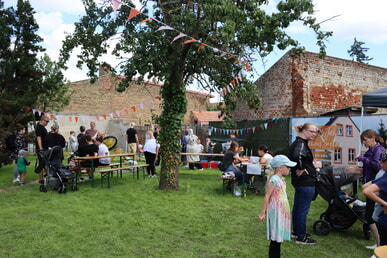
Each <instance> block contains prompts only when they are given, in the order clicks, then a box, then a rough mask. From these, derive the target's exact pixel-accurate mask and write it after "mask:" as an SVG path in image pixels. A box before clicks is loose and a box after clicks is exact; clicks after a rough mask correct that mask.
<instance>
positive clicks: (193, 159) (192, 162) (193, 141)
mask: <svg viewBox="0 0 387 258" xmlns="http://www.w3.org/2000/svg"><path fill="white" fill-rule="evenodd" d="M186 139H187V153H200V148H199V144H198V137H197V136H196V135H194V134H193V130H192V129H188V135H187V137H186ZM187 162H189V169H191V170H193V169H194V168H195V167H197V168H198V169H199V170H203V168H202V164H201V163H200V156H199V155H187Z"/></svg>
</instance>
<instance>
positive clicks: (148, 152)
mask: <svg viewBox="0 0 387 258" xmlns="http://www.w3.org/2000/svg"><path fill="white" fill-rule="evenodd" d="M145 135H146V138H147V139H148V140H147V141H146V142H145V144H144V156H145V161H146V164H148V165H149V166H147V167H146V172H147V174H148V177H156V165H155V163H156V160H157V155H158V154H159V149H160V144H158V143H157V142H156V139H155V137H154V136H153V132H152V131H151V130H148V131H146V133H145Z"/></svg>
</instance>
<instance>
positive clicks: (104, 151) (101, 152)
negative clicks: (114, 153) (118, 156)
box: [98, 143, 110, 164]
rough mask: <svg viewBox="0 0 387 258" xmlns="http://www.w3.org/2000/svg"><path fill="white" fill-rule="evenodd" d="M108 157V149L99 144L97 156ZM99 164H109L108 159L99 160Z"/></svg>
mask: <svg viewBox="0 0 387 258" xmlns="http://www.w3.org/2000/svg"><path fill="white" fill-rule="evenodd" d="M109 155H110V154H109V149H108V147H107V146H106V145H105V144H103V143H101V144H100V145H98V156H109ZM99 163H102V164H110V158H100V159H99Z"/></svg>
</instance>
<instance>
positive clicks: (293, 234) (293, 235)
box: [291, 232, 312, 238]
mask: <svg viewBox="0 0 387 258" xmlns="http://www.w3.org/2000/svg"><path fill="white" fill-rule="evenodd" d="M305 235H306V237H311V236H312V235H311V234H308V233H306V234H305ZM291 237H292V238H297V235H296V233H294V232H292V234H291Z"/></svg>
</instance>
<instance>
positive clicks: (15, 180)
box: [12, 178, 20, 183]
mask: <svg viewBox="0 0 387 258" xmlns="http://www.w3.org/2000/svg"><path fill="white" fill-rule="evenodd" d="M19 181H20V180H19V178H16V179H14V180H12V182H13V183H16V182H19Z"/></svg>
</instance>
